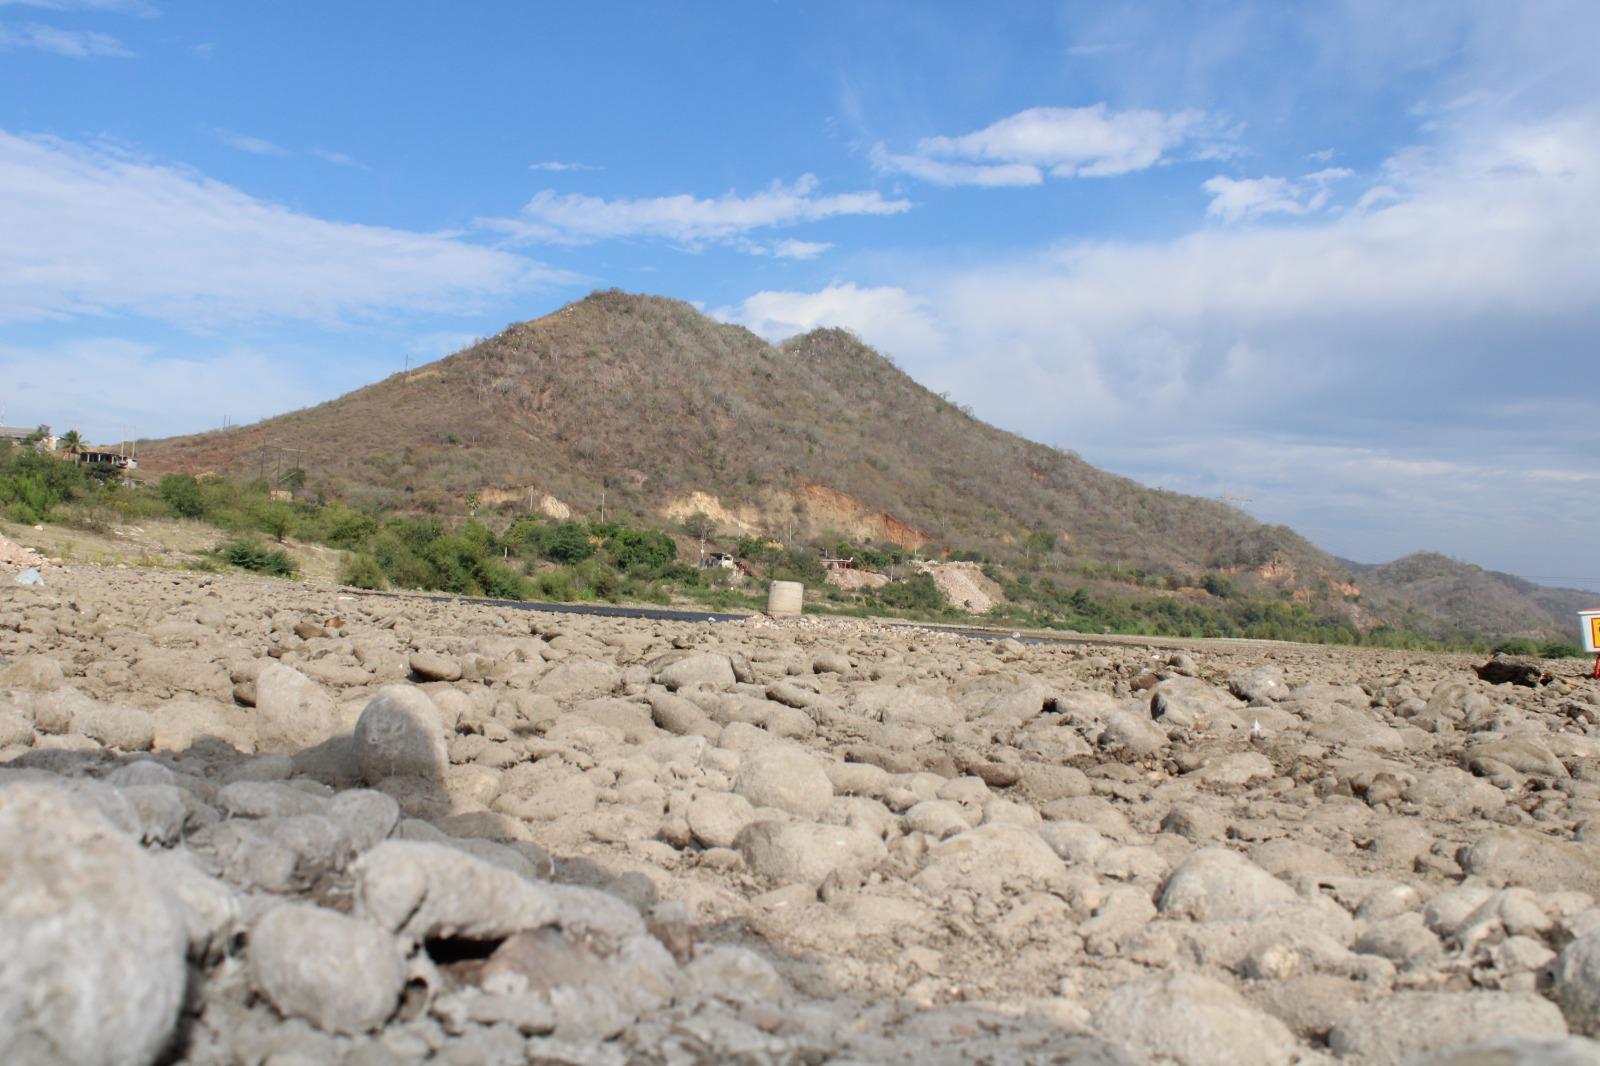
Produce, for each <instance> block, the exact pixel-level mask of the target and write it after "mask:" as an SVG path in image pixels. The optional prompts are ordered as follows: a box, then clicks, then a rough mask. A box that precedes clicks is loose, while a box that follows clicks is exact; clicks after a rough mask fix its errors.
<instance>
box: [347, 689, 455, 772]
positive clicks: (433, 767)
mask: <svg viewBox="0 0 1600 1066" xmlns="http://www.w3.org/2000/svg"><path fill="white" fill-rule="evenodd" d="M352 742H353V746H354V748H355V757H356V762H357V765H359V766H360V768H361V777H362V780H364V781H366V783H367V784H369V785H375V784H377V783H378V782H379V781H382V780H383V779H384V778H386V777H424V778H429V779H432V780H435V781H438V780H442V779H443V777H444V772H445V767H446V766H447V765H448V764H449V756H448V755H447V753H446V750H445V729H444V719H443V716H442V715H441V714H440V713H439V708H438V707H437V706H435V705H434V702H433V701H432V700H431V699H429V698H428V694H427V693H425V692H423V691H422V690H421V689H419V688H416V687H415V686H412V685H385V686H384V687H383V688H381V689H379V690H378V694H377V695H376V696H374V697H373V698H372V701H371V702H369V703H368V704H367V706H366V708H365V709H363V710H362V712H361V717H360V718H358V719H357V720H356V728H355V732H354V734H353V736H352Z"/></svg>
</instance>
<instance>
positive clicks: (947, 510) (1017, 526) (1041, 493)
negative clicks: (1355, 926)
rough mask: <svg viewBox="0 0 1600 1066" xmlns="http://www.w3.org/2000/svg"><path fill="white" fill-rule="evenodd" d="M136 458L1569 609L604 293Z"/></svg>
mask: <svg viewBox="0 0 1600 1066" xmlns="http://www.w3.org/2000/svg"><path fill="white" fill-rule="evenodd" d="M140 456H141V460H142V462H143V464H144V466H145V467H146V469H149V470H153V471H156V472H161V471H181V472H187V473H195V474H201V473H204V472H207V471H215V472H219V473H228V474H232V475H236V476H243V477H247V478H248V477H253V476H256V475H258V474H261V473H268V474H270V473H272V472H273V471H274V470H275V469H281V468H283V467H285V466H286V465H293V466H298V467H300V468H302V469H303V470H305V471H306V474H307V483H308V485H309V486H310V488H311V489H312V490H313V491H314V492H317V493H320V494H323V495H328V496H334V497H341V498H347V499H352V500H356V501H362V502H367V503H370V504H374V505H377V506H384V507H391V508H396V509H401V510H406V511H413V512H422V513H427V512H437V513H457V512H460V511H461V510H462V509H464V508H469V509H470V508H482V509H490V510H499V511H503V512H517V511H527V510H535V509H540V510H543V511H545V513H547V514H551V515H554V516H557V517H566V516H568V515H574V516H578V515H585V516H595V515H600V514H609V515H611V516H613V517H628V518H634V519H638V520H643V521H646V522H664V523H668V524H673V523H679V522H682V521H683V520H684V519H687V518H689V517H690V516H692V515H695V514H697V513H699V514H705V515H707V516H709V518H710V519H711V522H712V524H713V525H714V526H715V527H716V528H717V530H718V531H719V532H720V533H721V534H723V535H724V536H726V537H735V536H740V535H762V536H769V537H775V538H778V539H780V540H784V541H787V542H791V543H800V542H805V541H812V542H820V543H833V542H836V541H842V542H850V543H854V544H868V543H870V544H876V545H879V546H889V545H893V546H897V547H900V548H902V549H907V550H913V551H917V552H920V553H924V554H927V555H930V556H935V557H937V556H939V555H950V554H956V555H964V556H979V557H982V558H987V559H991V560H993V561H995V562H999V563H1005V564H1010V565H1014V566H1019V567H1020V564H1021V563H1023V562H1024V561H1026V562H1028V563H1029V564H1030V568H1031V569H1035V570H1036V569H1037V566H1036V564H1037V555H1038V553H1040V552H1044V553H1046V554H1049V555H1050V556H1051V559H1052V564H1051V565H1052V568H1053V572H1054V574H1055V576H1057V577H1060V578H1061V579H1062V580H1065V581H1068V582H1072V583H1076V584H1082V583H1084V582H1088V583H1090V584H1091V586H1092V585H1093V584H1094V582H1097V581H1098V582H1101V583H1102V584H1105V583H1111V584H1118V583H1122V584H1132V585H1137V586H1138V587H1139V588H1140V590H1141V593H1140V594H1141V595H1146V596H1149V595H1155V596H1170V597H1173V598H1175V599H1178V600H1185V598H1186V597H1187V598H1188V599H1191V600H1192V598H1193V597H1194V596H1200V597H1202V598H1204V597H1205V596H1206V593H1205V592H1202V591H1201V589H1200V588H1199V587H1196V586H1201V585H1203V586H1204V587H1206V588H1207V589H1209V590H1211V591H1212V592H1216V593H1217V594H1219V595H1231V594H1236V593H1242V594H1246V595H1257V594H1260V595H1266V596H1269V597H1272V598H1276V599H1282V600H1289V601H1292V602H1294V603H1296V604H1300V605H1304V606H1307V607H1310V608H1313V609H1314V610H1315V611H1316V613H1317V614H1319V615H1321V616H1324V617H1328V618H1333V619H1337V620H1338V621H1340V622H1343V623H1347V624H1351V625H1355V626H1357V627H1359V628H1370V627H1372V626H1375V625H1382V624H1388V625H1396V626H1398V625H1405V626H1406V627H1408V628H1414V629H1417V630H1419V631H1423V632H1428V633H1438V634H1452V633H1469V634H1479V635H1483V634H1488V635H1495V636H1505V635H1539V636H1552V635H1558V634H1560V635H1565V634H1567V632H1568V630H1570V628H1571V626H1570V624H1568V621H1567V619H1566V617H1565V615H1566V613H1567V612H1566V611H1565V607H1564V604H1565V603H1566V602H1567V599H1569V598H1570V596H1571V595H1572V594H1570V593H1568V592H1564V591H1562V590H1545V589H1540V588H1539V587H1538V586H1532V585H1528V583H1526V582H1521V583H1519V582H1517V579H1514V578H1508V577H1507V576H1506V575H1492V574H1489V573H1488V572H1486V571H1482V570H1479V569H1478V568H1476V567H1468V566H1467V564H1456V563H1453V561H1450V560H1443V562H1444V563H1450V564H1451V566H1452V567H1456V568H1465V569H1464V570H1461V571H1459V572H1458V571H1457V570H1453V569H1449V568H1443V569H1441V566H1442V564H1441V563H1439V562H1434V561H1428V560H1437V559H1442V557H1427V559H1426V560H1424V561H1421V562H1419V561H1416V560H1417V557H1413V559H1411V560H1400V561H1397V562H1396V563H1392V564H1388V565H1387V566H1385V567H1360V566H1355V565H1353V564H1347V563H1345V562H1343V561H1341V560H1337V559H1334V558H1333V557H1331V556H1329V555H1327V554H1326V553H1324V552H1322V551H1321V550H1319V549H1318V548H1316V547H1315V546H1314V545H1312V544H1311V543H1309V542H1308V541H1306V540H1305V539H1304V538H1303V537H1301V536H1299V535H1298V534H1296V533H1295V532H1293V531H1292V530H1290V529H1287V528H1285V527H1282V526H1270V525H1264V524H1262V523H1259V522H1257V521H1255V520H1254V519H1252V518H1251V517H1250V516H1248V515H1246V514H1244V513H1243V512H1241V511H1239V510H1236V509H1234V508H1232V507H1228V506H1226V505H1224V504H1222V503H1219V502H1216V501H1212V500H1207V499H1200V498H1196V497H1191V496H1183V495H1180V494H1177V493H1172V492H1165V491H1161V490H1156V489H1150V488H1147V487H1145V486H1142V485H1139V484H1138V483H1136V482H1134V481H1131V480H1129V479H1127V478H1123V477H1118V476H1116V475H1113V474H1109V473H1107V472H1105V471H1102V470H1099V469H1097V468H1095V467H1093V466H1091V465H1090V464H1088V463H1086V462H1084V461H1083V460H1082V459H1081V458H1080V457H1078V456H1077V455H1076V454H1074V453H1072V452H1070V451H1064V450H1060V449H1055V448H1050V447H1047V446H1044V445H1041V444H1037V443H1034V442H1032V441H1028V440H1025V439H1023V438H1021V437H1019V436H1016V435H1015V434H1011V433H1007V432H1004V431H1002V430H1000V429H997V428H995V427H993V426H990V425H988V424H986V423H984V422H981V421H979V420H978V419H976V418H974V417H972V415H971V414H970V413H968V412H967V411H966V410H964V409H963V408H962V407H961V406H959V405H958V404H955V403H952V402H950V401H949V400H948V399H946V398H945V397H942V396H938V395H935V394H934V393H932V392H930V391H929V390H927V389H926V388H924V387H922V386H921V385H919V384H917V383H916V382H915V381H913V380H912V379H911V378H910V377H909V376H908V375H906V374H905V373H903V372H902V371H901V370H900V369H899V368H897V367H896V366H895V365H894V363H893V362H892V361H890V360H889V359H888V358H886V357H884V356H883V355H881V354H879V353H878V352H876V351H874V350H872V349H871V348H869V347H868V346H866V345H864V344H862V343H861V342H860V341H859V340H858V339H857V338H855V337H854V336H853V335H851V334H850V333H848V332H845V331H843V330H837V329H824V330H817V331H814V332H811V333H807V334H804V335H802V336H798V337H794V338H792V339H790V340H788V341H786V342H784V343H782V344H780V345H772V344H769V343H767V342H766V341H764V340H763V339H762V338H760V337H758V336H756V335H755V334H753V333H751V332H749V331H748V330H746V329H743V328H742V327H739V326H733V325H728V324H725V323H721V322H717V321H715V320H713V319H711V318H708V317H707V316H705V315H702V314H701V313H699V312H698V311H696V310H695V309H694V308H693V307H691V306H690V305H688V304H685V303H682V302H679V301H675V300H669V299H664V298H660V297H652V296H640V295H631V294H626V293H622V292H618V291H614V290H613V291H607V292H597V293H594V294H592V295H590V296H589V297H587V298H585V299H583V300H580V301H578V302H576V303H574V304H571V305H569V306H567V307H564V308H562V309H560V310H559V311H556V312H554V313H552V314H550V315H547V316H545V317H543V318H539V319H535V320H532V321H528V322H519V323H515V324H513V325H511V326H509V327H508V328H507V329H505V330H504V331H502V332H501V333H500V334H498V335H496V336H494V337H490V338H488V339H485V340H482V341H479V342H478V343H476V344H474V345H472V346H470V347H468V348H466V349H464V350H462V351H460V352H458V353H456V354H454V355H451V356H449V357H447V358H445V359H442V360H439V361H438V362H435V363H432V364H429V365H427V366H424V367H421V368H418V369H416V370H413V371H410V372H408V373H403V374H395V375H393V376H391V377H389V378H387V379H385V380H383V381H380V382H377V383H375V384H373V385H369V386H367V387H365V388H361V389H358V390H356V391H354V392H351V393H349V394H347V395H345V396H341V397H339V398H337V399H334V400H331V401H329V402H327V403H324V404H320V405H318V406H316V407H311V408H307V409H305V410H301V411H295V412H292V413H289V414H285V415H282V416H279V417H277V418H272V419H268V420H266V421H263V422H260V423H256V424H254V425H250V426H243V427H235V428H231V429H227V430H221V431H217V432H212V433H205V434H199V435H195V436H189V437H179V438H172V439H168V440H163V441H153V442H145V443H143V444H142V445H141V449H140ZM1352 571H1354V572H1356V573H1358V574H1359V575H1360V577H1361V582H1362V587H1357V585H1356V584H1354V583H1352V579H1351V574H1352ZM1219 579H1221V580H1220V584H1219ZM1521 586H1526V587H1521ZM1068 587H1069V588H1070V587H1071V586H1070V585H1069V586H1068ZM1219 589H1220V590H1222V591H1219Z"/></svg>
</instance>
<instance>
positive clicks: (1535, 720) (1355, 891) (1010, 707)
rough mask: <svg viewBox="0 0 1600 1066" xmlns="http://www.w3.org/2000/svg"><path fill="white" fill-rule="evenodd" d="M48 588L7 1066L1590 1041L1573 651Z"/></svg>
mask: <svg viewBox="0 0 1600 1066" xmlns="http://www.w3.org/2000/svg"><path fill="white" fill-rule="evenodd" d="M44 576H45V584H44V586H43V587H23V586H19V585H17V584H15V582H14V577H13V575H12V574H9V573H0V582H3V585H0V660H3V661H0V942H3V943H4V944H5V952H6V958H5V959H4V960H3V961H0V1045H3V1047H0V1059H3V1060H4V1061H6V1062H8V1063H13V1062H14V1063H31V1062H83V1063H150V1062H197V1063H234V1062H242V1063H252V1064H253V1063H265V1062H273V1063H288V1062H319V1063H320V1062H332V1063H341V1062H342V1063H351V1064H363V1066H365V1064H378V1063H409V1062H422V1061H437V1062H449V1063H522V1062H540V1063H591V1062H598V1063H612V1062H614V1063H695V1062H741V1063H822V1062H839V1063H844V1062H859V1063H869V1062H870V1063H875V1062H904V1063H938V1062H951V1063H955V1062H968V1061H987V1062H995V1063H1010V1062H1084V1063H1101V1062H1103V1063H1138V1062H1176V1063H1182V1064H1193V1066H1200V1064H1211V1063H1216V1064H1219V1066H1220V1064H1250V1063H1263V1064H1267V1063H1291V1062H1320V1061H1328V1062H1332V1061H1339V1062H1350V1063H1394V1062H1406V1061H1417V1062H1427V1063H1434V1064H1438V1063H1458V1064H1462V1066H1464V1064H1466V1063H1488V1062H1494V1063H1507V1064H1510V1063H1534V1062H1564V1063H1591V1062H1600V1046H1597V1045H1596V1044H1595V1043H1593V1042H1592V1041H1590V1040H1589V1039H1587V1037H1588V1036H1589V1035H1592V1034H1595V1033H1597V1032H1600V907H1597V905H1596V896H1597V895H1600V828H1597V827H1600V822H1597V821H1595V817H1596V815H1597V814H1600V687H1597V686H1596V685H1595V684H1594V683H1593V682H1591V681H1589V680H1588V679H1587V670H1586V667H1587V664H1585V663H1577V662H1567V663H1564V664H1556V663H1546V664H1544V666H1545V667H1546V668H1548V669H1550V670H1552V671H1554V672H1556V673H1557V674H1558V676H1557V677H1556V679H1555V680H1554V681H1553V682H1552V683H1550V684H1547V685H1544V686H1542V687H1538V688H1524V687H1518V686H1515V685H1506V684H1502V685H1492V684H1489V683H1486V682H1483V681H1480V680H1478V679H1477V678H1476V677H1475V675H1474V673H1473V671H1472V669H1471V667H1472V665H1473V660H1470V659H1467V658H1465V657H1461V656H1448V655H1430V654H1418V653H1384V652H1372V651H1365V650H1351V649H1331V648H1320V647H1308V646H1301V645H1268V644H1256V645H1238V644H1225V643H1205V642H1195V643H1193V644H1191V645H1190V646H1189V647H1187V648H1186V649H1180V650H1174V649H1172V648H1154V647H1151V646H1148V645H1140V644H1137V643H1131V644H1130V643H1125V642H1118V643H1107V644H1095V645H1084V646H1063V645H1024V644H1021V643H1018V642H1015V641H1009V640H1008V641H1000V642H982V641H976V640H972V639H968V638H964V637H960V636H957V635H955V634H951V633H945V632H937V631H931V630H929V631H918V630H910V629H904V628H888V627H882V626H876V625H873V624H869V623H859V622H853V621H851V622H846V621H811V620H806V621H799V622H789V623H778V622H771V621H767V620H764V619H753V620H749V621H745V622H736V623H717V624H691V623H681V622H653V621H631V620H624V619H612V618H604V619H602V618H588V617H581V616H572V615H559V616H558V615H548V614H539V613H532V612H524V611H518V610H513V609H509V608H505V607H498V606H488V605H478V604H463V603H433V602H429V601H427V600H425V599H422V598H419V597H394V598H388V597H375V596H364V595H355V594H352V593H350V592H348V591H346V590H340V589H337V588H333V587H331V586H322V587H318V586H312V585H301V584H295V583H288V582H277V581H263V580H260V579H252V578H245V577H238V576H209V575H202V574H194V573H185V572H161V571H146V570H122V569H114V568H101V567H92V566H73V565H69V566H68V567H66V568H64V569H63V568H54V567H47V568H46V569H45V574H44ZM1473 1045H1476V1046H1477V1048H1476V1050H1462V1049H1465V1048H1469V1047H1471V1046H1473Z"/></svg>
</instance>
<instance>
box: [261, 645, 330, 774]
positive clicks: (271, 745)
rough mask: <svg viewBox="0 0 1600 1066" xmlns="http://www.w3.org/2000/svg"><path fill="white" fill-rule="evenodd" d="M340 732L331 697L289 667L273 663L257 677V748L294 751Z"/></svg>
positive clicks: (316, 743)
mask: <svg viewBox="0 0 1600 1066" xmlns="http://www.w3.org/2000/svg"><path fill="white" fill-rule="evenodd" d="M338 731H339V715H338V711H337V710H336V709H335V707H334V705H333V699H332V698H331V697H330V696H329V695H328V694H327V692H326V691H324V690H323V688H322V686H321V685H319V684H317V683H316V682H315V681H313V680H311V679H310V678H309V677H307V676H305V675H304V674H302V673H300V671H298V670H295V669H294V668H292V667H288V666H284V665H283V664H282V663H273V664H272V665H271V666H268V667H266V668H265V669H263V670H262V671H261V673H260V675H259V676H257V678H256V747H257V749H258V750H260V751H266V752H283V753H286V754H290V755H292V754H294V753H296V752H299V751H304V750H305V749H307V748H313V747H315V746H317V745H318V744H321V743H322V742H323V741H325V740H327V739H328V738H329V737H331V736H333V735H334V734H335V733H337V732H338Z"/></svg>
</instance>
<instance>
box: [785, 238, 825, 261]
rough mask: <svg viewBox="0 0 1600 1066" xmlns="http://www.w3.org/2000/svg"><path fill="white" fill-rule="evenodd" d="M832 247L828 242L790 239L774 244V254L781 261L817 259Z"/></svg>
mask: <svg viewBox="0 0 1600 1066" xmlns="http://www.w3.org/2000/svg"><path fill="white" fill-rule="evenodd" d="M832 247H833V245H831V244H829V243H828V242H826V241H797V240H794V239H792V238H790V239H785V240H781V241H778V242H776V243H775V244H773V246H772V254H773V255H775V256H777V257H778V258H779V259H815V258H816V257H817V256H819V255H821V254H822V253H823V252H826V251H827V250H828V249H829V248H832Z"/></svg>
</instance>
